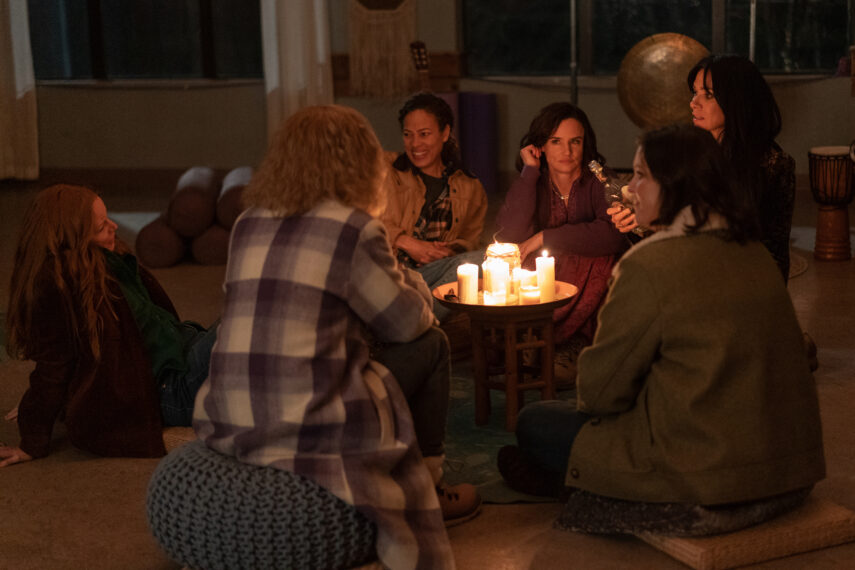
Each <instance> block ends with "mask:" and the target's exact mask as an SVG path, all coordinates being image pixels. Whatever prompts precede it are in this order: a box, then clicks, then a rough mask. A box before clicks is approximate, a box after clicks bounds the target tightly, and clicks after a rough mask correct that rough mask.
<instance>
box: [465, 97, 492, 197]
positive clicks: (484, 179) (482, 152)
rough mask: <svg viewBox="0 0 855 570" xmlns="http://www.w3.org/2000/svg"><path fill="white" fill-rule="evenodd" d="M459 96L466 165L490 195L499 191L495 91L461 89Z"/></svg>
mask: <svg viewBox="0 0 855 570" xmlns="http://www.w3.org/2000/svg"><path fill="white" fill-rule="evenodd" d="M458 95H459V98H458V117H459V119H458V123H460V139H459V140H460V150H461V153H462V154H463V164H464V165H465V166H466V168H467V169H469V171H470V172H472V174H474V175H475V176H477V177H478V179H479V180H481V184H483V185H484V190H486V191H487V194H488V195H496V194H497V193H498V190H499V180H498V179H499V172H498V146H497V140H498V137H497V127H496V95H495V93H475V92H472V91H461V92H460V93H459V94H458Z"/></svg>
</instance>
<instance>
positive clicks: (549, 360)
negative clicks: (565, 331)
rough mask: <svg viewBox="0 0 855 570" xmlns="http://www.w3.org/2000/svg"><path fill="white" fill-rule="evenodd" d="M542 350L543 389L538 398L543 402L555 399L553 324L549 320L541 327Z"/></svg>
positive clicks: (541, 372)
mask: <svg viewBox="0 0 855 570" xmlns="http://www.w3.org/2000/svg"><path fill="white" fill-rule="evenodd" d="M540 334H541V338H542V339H543V343H544V345H543V348H542V349H541V357H540V379H541V380H543V388H541V391H540V397H541V399H543V400H554V399H555V324H554V323H553V322H552V319H551V318H550V319H549V321H547V322H546V324H545V325H543V330H542V331H541V333H540Z"/></svg>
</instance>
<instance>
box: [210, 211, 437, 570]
mask: <svg viewBox="0 0 855 570" xmlns="http://www.w3.org/2000/svg"><path fill="white" fill-rule="evenodd" d="M408 275H409V274H408ZM224 287H225V295H226V297H225V307H224V313H223V317H222V322H221V324H220V328H219V336H218V339H217V344H216V345H215V347H214V350H213V353H212V355H211V371H210V377H209V378H208V380H207V381H206V382H205V384H204V385H203V386H202V388H201V389H200V391H199V394H198V396H197V399H196V408H195V416H194V428H195V429H196V431H197V433H198V434H199V436H200V438H201V439H203V440H204V441H205V443H206V444H207V445H208V446H210V447H211V448H213V449H215V450H217V451H219V452H221V453H224V454H227V455H232V456H234V457H236V458H238V459H239V460H240V461H244V462H247V463H251V464H255V465H263V466H269V467H274V468H277V469H283V470H288V471H293V472H296V473H299V474H301V475H304V476H306V477H308V478H309V479H312V480H313V481H315V482H317V483H318V484H320V485H321V486H323V487H325V488H326V489H328V490H329V491H330V492H332V493H333V494H335V495H336V496H338V497H339V498H341V499H342V500H344V501H346V502H347V503H350V504H352V505H354V506H355V507H356V508H357V509H359V510H360V511H361V512H363V513H364V514H366V516H368V517H369V518H371V519H372V520H374V521H375V522H376V524H377V527H378V539H377V553H378V556H379V557H380V560H381V562H382V563H383V564H384V565H385V566H387V567H389V568H396V569H397V568H451V567H453V566H454V561H453V558H452V554H451V548H450V545H449V543H448V537H447V534H446V532H445V527H444V526H443V521H442V514H441V512H440V510H439V503H438V500H437V498H436V493H435V491H434V488H433V483H432V480H431V477H430V475H429V473H428V471H427V469H426V468H425V466H424V463H423V461H422V459H421V453H420V452H419V449H418V446H417V444H416V437H415V433H414V431H413V425H412V417H411V415H410V411H409V408H408V406H407V403H406V400H405V399H404V396H403V394H402V393H401V391H400V388H399V387H398V385H397V383H396V381H395V379H394V378H393V377H392V375H391V374H390V373H389V371H388V370H387V369H386V368H384V367H383V366H382V365H380V364H379V363H377V362H374V361H371V360H370V358H369V349H368V341H367V338H368V332H370V334H372V335H374V336H375V337H376V338H377V339H378V340H380V341H383V342H407V341H410V340H413V339H415V338H417V337H418V336H419V335H421V334H422V333H423V332H424V331H426V330H427V329H428V327H429V326H430V325H431V324H432V323H433V314H432V312H431V307H430V303H429V301H427V299H429V298H430V292H429V291H428V290H427V287H426V286H425V285H424V283H423V282H421V283H419V282H417V281H410V278H409V277H405V275H404V274H403V273H401V271H399V270H398V269H397V267H396V263H395V259H394V257H393V255H392V251H391V249H390V247H389V245H388V242H387V240H386V234H385V230H384V227H383V225H382V224H381V223H380V222H379V221H377V220H375V219H374V218H372V217H370V216H369V215H368V214H366V213H364V212H362V211H360V210H355V209H352V208H348V207H345V206H343V205H341V204H338V203H335V202H326V203H323V204H321V205H320V206H318V207H316V208H315V209H314V210H312V211H310V212H308V213H307V214H305V215H302V216H291V217H284V218H283V217H276V216H275V215H274V214H273V213H271V212H269V211H266V210H259V209H250V210H248V211H246V212H244V213H243V214H242V215H241V217H240V218H239V219H238V221H237V223H236V224H235V226H234V228H233V230H232V236H231V243H230V247H229V261H228V267H227V269H226V278H225V286H224Z"/></svg>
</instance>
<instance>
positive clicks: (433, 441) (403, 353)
mask: <svg viewBox="0 0 855 570" xmlns="http://www.w3.org/2000/svg"><path fill="white" fill-rule="evenodd" d="M371 358H372V359H374V360H376V361H377V362H379V363H380V364H382V365H383V366H385V367H386V368H388V369H389V370H390V371H391V372H392V374H393V375H394V376H395V379H396V380H397V381H398V385H399V386H400V387H401V391H402V392H403V393H404V396H405V397H406V398H407V403H408V404H409V405H410V412H411V413H412V415H413V424H414V426H415V430H416V437H417V438H418V440H419V448H420V449H421V451H422V455H424V456H425V457H430V456H435V455H442V453H443V452H444V450H445V424H446V421H447V419H448V392H449V385H450V379H451V360H450V349H449V346H448V338H447V337H446V336H445V333H444V332H443V331H442V330H441V329H440V328H438V327H431V328H430V329H429V330H428V331H427V332H425V333H424V334H423V335H422V336H420V337H419V338H417V339H416V340H414V341H411V342H406V343H400V344H384V345H381V346H379V347H375V349H374V350H372V353H371Z"/></svg>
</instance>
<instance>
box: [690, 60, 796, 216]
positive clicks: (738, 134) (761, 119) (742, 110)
mask: <svg viewBox="0 0 855 570" xmlns="http://www.w3.org/2000/svg"><path fill="white" fill-rule="evenodd" d="M699 73H703V78H704V84H706V78H707V77H711V78H712V91H713V95H714V96H715V100H716V102H718V106H719V107H721V110H722V113H723V114H724V132H723V133H722V137H721V141H720V143H721V147H722V149H723V150H724V154H725V156H726V157H727V158H728V159H729V160H730V161H731V162H732V163H733V167H734V170H735V174H736V177H737V180H738V181H739V182H740V183H741V184H743V185H746V186H747V187H748V190H749V192H750V195H751V198H752V200H753V201H754V204H755V206H759V205H760V204H759V202H760V197H761V195H762V191H763V184H764V181H763V177H762V176H763V174H762V165H763V163H764V161H765V160H766V157H767V155H768V154H769V152H770V151H771V150H772V149H776V148H778V146H777V144H776V143H775V137H777V136H778V134H779V133H780V132H781V111H780V109H779V108H778V104H777V102H776V101H775V96H774V95H772V90H771V89H770V88H769V85H768V84H767V83H766V80H765V79H763V75H762V74H761V73H760V71H759V70H758V69H757V67H756V66H755V65H754V64H753V63H752V62H751V61H750V60H748V59H746V58H744V57H742V56H739V55H731V54H724V55H710V56H707V57H705V58H703V59H702V60H701V61H699V62H698V63H697V64H696V65H695V66H694V67H693V68H692V69H691V71H689V76H688V77H687V81H688V84H689V90H692V89H693V86H694V83H695V79H696V78H697V75H698V74H699Z"/></svg>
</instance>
